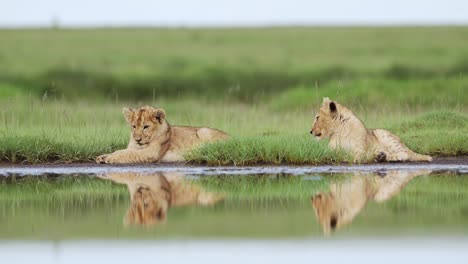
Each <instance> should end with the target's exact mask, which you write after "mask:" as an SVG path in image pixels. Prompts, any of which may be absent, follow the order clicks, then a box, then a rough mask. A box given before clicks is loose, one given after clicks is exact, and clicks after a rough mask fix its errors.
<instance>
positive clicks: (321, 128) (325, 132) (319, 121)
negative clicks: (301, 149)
mask: <svg viewBox="0 0 468 264" xmlns="http://www.w3.org/2000/svg"><path fill="white" fill-rule="evenodd" d="M336 113H337V104H336V103H335V102H333V101H330V99H328V98H324V99H323V104H322V107H320V110H319V112H318V113H317V115H316V116H315V120H314V124H313V125H312V129H311V130H310V134H312V135H314V136H315V137H316V138H317V139H322V138H328V137H330V135H331V134H332V132H333V130H332V128H333V125H334V124H333V117H334V116H336Z"/></svg>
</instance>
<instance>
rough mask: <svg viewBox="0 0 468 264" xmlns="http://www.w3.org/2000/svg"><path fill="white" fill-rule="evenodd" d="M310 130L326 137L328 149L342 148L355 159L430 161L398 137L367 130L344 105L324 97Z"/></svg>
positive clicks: (356, 160) (385, 132) (429, 157)
mask: <svg viewBox="0 0 468 264" xmlns="http://www.w3.org/2000/svg"><path fill="white" fill-rule="evenodd" d="M310 133H311V134H313V135H314V136H315V137H316V138H317V139H323V138H329V139H330V142H329V144H328V145H329V146H330V148H333V149H336V148H342V149H344V150H345V151H349V152H351V153H352V154H353V156H354V161H355V162H368V161H372V160H374V161H432V157H431V156H427V155H421V154H418V153H415V152H413V151H412V150H410V149H409V148H408V147H406V145H405V144H403V142H401V140H400V138H399V137H397V136H395V135H394V134H392V133H390V132H389V131H387V130H383V129H367V128H366V127H365V126H364V124H363V123H362V121H361V120H359V119H358V118H357V117H356V116H355V115H354V113H353V112H352V111H351V110H349V109H348V108H346V107H345V106H343V105H341V104H339V103H337V102H334V101H331V100H330V99H328V98H324V99H323V104H322V107H320V110H319V112H318V113H317V115H316V117H315V121H314V124H313V127H312V129H311V130H310Z"/></svg>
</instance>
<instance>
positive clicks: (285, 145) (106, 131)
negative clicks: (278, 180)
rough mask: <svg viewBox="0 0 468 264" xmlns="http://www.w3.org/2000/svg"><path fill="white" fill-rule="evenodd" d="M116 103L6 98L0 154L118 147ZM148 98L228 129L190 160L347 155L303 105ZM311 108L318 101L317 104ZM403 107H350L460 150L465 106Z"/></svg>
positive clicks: (287, 160) (413, 144)
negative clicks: (334, 147)
mask: <svg viewBox="0 0 468 264" xmlns="http://www.w3.org/2000/svg"><path fill="white" fill-rule="evenodd" d="M149 103H150V102H149ZM150 104H151V103H150ZM124 105H127V104H124V103H117V104H116V103H102V104H96V103H85V102H65V101H63V100H52V99H50V98H49V99H46V100H42V101H38V100H35V99H25V98H19V99H11V100H7V101H6V102H5V103H4V104H3V110H2V111H1V112H0V146H2V147H1V148H0V159H1V160H3V161H9V162H22V161H26V162H29V163H40V162H46V161H56V162H79V161H93V160H94V158H95V157H96V156H98V155H100V154H103V153H109V152H111V151H114V150H117V149H121V148H125V146H126V144H127V142H128V137H129V128H128V125H127V124H126V122H125V121H124V118H123V116H122V114H121V107H123V106H124ZM153 105H157V106H162V107H164V108H166V110H167V113H168V117H167V118H168V121H169V122H170V123H171V124H173V125H204V126H210V127H216V128H219V129H222V130H224V131H227V132H228V133H230V134H231V135H232V137H233V138H232V139H231V140H229V141H226V142H219V143H216V144H210V145H205V146H203V147H202V148H200V149H197V150H195V151H194V152H192V153H189V154H188V156H187V158H188V160H189V161H190V162H192V163H197V164H209V165H227V164H232V165H248V164H280V163H282V164H329V163H340V162H343V161H348V160H349V157H347V155H345V154H343V153H338V152H335V151H330V150H329V149H328V147H327V146H326V142H317V141H315V139H314V138H313V137H312V136H310V135H309V133H308V132H309V129H310V127H311V125H312V119H313V112H312V111H310V110H289V111H277V110H274V109H272V108H273V106H272V105H273V104H270V103H269V102H267V101H266V102H265V105H263V106H255V105H245V104H236V103H224V102H220V103H202V102H200V100H191V99H183V100H182V99H181V100H175V101H174V100H160V101H157V102H155V103H154V104H153ZM200 105H203V107H200ZM166 106H167V107H166ZM312 106H314V105H312ZM312 108H314V109H318V104H315V107H311V109H312ZM357 108H358V109H359V108H363V107H357ZM193 109H197V111H194V110H193ZM411 112H412V111H408V112H399V111H394V112H383V111H382V112H381V111H368V110H358V111H357V114H358V116H359V117H361V118H362V119H363V121H364V122H365V123H366V125H367V126H368V127H370V128H375V127H380V128H385V129H389V130H390V131H392V132H394V133H396V134H397V135H399V136H400V137H401V138H402V140H403V141H404V142H405V143H406V144H407V145H408V146H409V147H410V148H412V149H414V150H415V151H417V152H421V153H425V154H430V155H435V156H447V155H449V156H454V155H467V154H468V140H467V135H468V117H467V115H466V114H464V113H462V112H457V111H454V110H440V111H431V112H423V113H421V114H410V113H411ZM383 116H384V117H385V118H382V117H383Z"/></svg>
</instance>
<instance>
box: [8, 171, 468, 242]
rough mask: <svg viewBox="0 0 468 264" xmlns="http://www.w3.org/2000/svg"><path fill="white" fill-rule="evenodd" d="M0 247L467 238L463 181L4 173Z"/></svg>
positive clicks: (344, 175)
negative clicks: (9, 243)
mask: <svg viewBox="0 0 468 264" xmlns="http://www.w3.org/2000/svg"><path fill="white" fill-rule="evenodd" d="M0 188H1V189H0V223H1V224H0V240H6V239H14V240H30V239H33V240H38V239H39V240H82V239H98V240H102V239H105V240H116V239H117V240H129V239H130V240H135V239H145V240H146V239H152V240H154V239H156V240H167V239H171V240H172V239H191V240H198V239H203V240H206V239H261V240H265V239H266V240H284V239H299V240H304V239H323V238H324V237H332V238H353V239H354V238H369V237H373V238H402V237H412V238H414V237H433V238H434V237H440V236H443V237H462V238H466V236H467V235H468V178H467V177H466V174H465V173H464V172H463V171H459V170H458V171H446V172H440V171H433V170H431V169H412V170H391V169H387V170H378V171H375V172H372V171H360V172H353V173H350V172H341V173H332V172H328V173H323V172H322V173H315V172H308V173H307V172H305V173H303V174H299V175H298V174H297V173H277V174H270V173H265V174H255V175H249V174H243V173H240V175H239V174H237V175H236V174H234V175H212V174H210V175H209V176H204V175H200V174H197V173H193V174H184V173H181V172H177V171H164V172H148V171H138V172H129V171H127V172H121V171H117V172H114V171H111V172H102V173H99V174H92V173H88V174H63V175H62V174H44V175H37V174H35V175H34V176H28V175H25V174H21V176H20V175H18V174H11V173H10V174H4V176H2V177H0Z"/></svg>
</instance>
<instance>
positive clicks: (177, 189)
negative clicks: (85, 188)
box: [99, 172, 224, 226]
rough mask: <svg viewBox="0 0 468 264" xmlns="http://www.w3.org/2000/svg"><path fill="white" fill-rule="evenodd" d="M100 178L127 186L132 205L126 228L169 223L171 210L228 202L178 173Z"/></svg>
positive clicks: (133, 174)
mask: <svg viewBox="0 0 468 264" xmlns="http://www.w3.org/2000/svg"><path fill="white" fill-rule="evenodd" d="M99 177H100V178H103V179H106V180H112V181H113V182H116V183H120V184H126V185H127V187H128V191H129V193H130V205H129V208H128V211H127V215H126V217H125V219H124V223H125V225H142V226H152V225H156V224H159V223H163V222H165V221H166V218H167V211H168V210H169V208H170V207H179V206H189V205H202V206H213V205H215V204H216V203H218V202H220V201H222V200H224V194H220V193H214V192H206V191H204V190H203V189H202V188H201V187H200V186H198V185H196V184H194V183H192V182H190V181H186V179H185V176H184V175H183V174H180V173H176V172H165V173H150V174H146V173H108V174H105V175H102V176H99Z"/></svg>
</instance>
